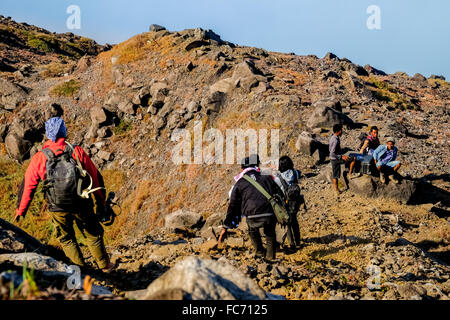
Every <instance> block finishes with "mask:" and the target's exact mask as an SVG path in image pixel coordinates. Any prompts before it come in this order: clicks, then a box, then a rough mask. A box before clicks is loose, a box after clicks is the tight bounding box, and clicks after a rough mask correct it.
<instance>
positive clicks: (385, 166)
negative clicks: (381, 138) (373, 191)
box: [372, 137, 401, 183]
mask: <svg viewBox="0 0 450 320" xmlns="http://www.w3.org/2000/svg"><path fill="white" fill-rule="evenodd" d="M397 154H398V149H397V147H396V146H395V139H394V138H392V137H389V138H386V144H382V145H380V146H379V147H378V148H376V149H375V151H374V152H373V155H372V156H373V159H374V161H375V166H376V167H377V169H378V171H379V172H380V181H381V183H385V182H386V178H385V176H384V174H385V173H388V174H389V173H392V174H390V175H389V179H390V180H392V181H393V182H395V183H399V180H398V179H397V177H396V176H397V175H398V170H399V169H400V166H401V163H400V161H397V160H396V159H397Z"/></svg>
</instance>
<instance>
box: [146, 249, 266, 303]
mask: <svg viewBox="0 0 450 320" xmlns="http://www.w3.org/2000/svg"><path fill="white" fill-rule="evenodd" d="M180 289H181V290H183V292H185V293H186V294H185V295H184V296H185V298H187V299H190V300H265V299H268V295H267V294H266V292H265V291H264V290H263V289H261V288H260V287H259V286H258V285H257V284H256V283H255V282H254V281H253V280H252V279H250V278H248V277H247V276H245V275H244V274H243V273H242V272H241V271H240V270H238V269H236V268H235V267H233V266H232V265H230V264H228V263H226V262H222V261H214V260H209V259H200V258H197V257H193V256H191V257H188V258H186V259H184V260H182V261H180V262H178V263H177V264H176V265H175V266H173V267H172V268H171V269H170V270H169V271H167V272H166V273H165V274H163V275H162V276H161V277H160V278H158V279H156V280H155V281H153V282H152V283H151V284H150V285H149V286H148V288H147V290H146V293H145V295H143V296H142V299H148V298H150V297H152V296H155V295H156V294H157V293H159V292H167V291H169V290H180Z"/></svg>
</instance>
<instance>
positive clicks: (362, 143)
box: [358, 132, 367, 151]
mask: <svg viewBox="0 0 450 320" xmlns="http://www.w3.org/2000/svg"><path fill="white" fill-rule="evenodd" d="M358 140H359V141H360V144H359V148H358V151H359V150H361V148H362V147H363V145H364V142H366V140H367V133H365V132H361V134H360V135H359V136H358Z"/></svg>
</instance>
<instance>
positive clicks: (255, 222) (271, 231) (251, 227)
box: [247, 215, 277, 259]
mask: <svg viewBox="0 0 450 320" xmlns="http://www.w3.org/2000/svg"><path fill="white" fill-rule="evenodd" d="M276 224H277V220H276V218H275V215H273V216H269V217H261V218H247V226H248V234H249V236H250V240H251V241H252V244H253V247H254V248H255V250H256V254H259V255H263V254H264V251H265V253H266V258H267V259H275V251H276V243H277V239H276V234H275V226H276ZM261 228H262V229H263V232H264V235H265V237H266V250H264V247H263V243H262V239H261V233H260V229H261Z"/></svg>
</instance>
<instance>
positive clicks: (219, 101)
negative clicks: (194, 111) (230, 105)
mask: <svg viewBox="0 0 450 320" xmlns="http://www.w3.org/2000/svg"><path fill="white" fill-rule="evenodd" d="M224 102H225V93H223V92H221V91H214V92H211V93H210V94H209V95H207V96H206V97H204V98H203V99H202V101H201V102H200V105H201V106H202V108H203V109H204V110H205V111H206V113H208V114H210V113H212V112H219V110H220V107H221V106H222V105H223V104H224Z"/></svg>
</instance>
